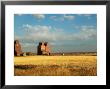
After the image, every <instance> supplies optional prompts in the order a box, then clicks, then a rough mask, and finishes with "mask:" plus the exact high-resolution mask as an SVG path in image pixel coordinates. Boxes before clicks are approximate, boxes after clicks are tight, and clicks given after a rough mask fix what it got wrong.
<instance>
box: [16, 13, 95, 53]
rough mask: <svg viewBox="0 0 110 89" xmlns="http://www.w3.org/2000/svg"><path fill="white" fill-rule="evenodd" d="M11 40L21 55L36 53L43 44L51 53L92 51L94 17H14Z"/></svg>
mask: <svg viewBox="0 0 110 89" xmlns="http://www.w3.org/2000/svg"><path fill="white" fill-rule="evenodd" d="M14 39H15V40H19V41H20V44H21V47H22V51H23V52H34V53H36V52H37V46H38V43H39V42H41V41H46V42H48V44H49V47H50V49H51V52H52V53H55V52H96V51H97V15H96V14H15V15H14Z"/></svg>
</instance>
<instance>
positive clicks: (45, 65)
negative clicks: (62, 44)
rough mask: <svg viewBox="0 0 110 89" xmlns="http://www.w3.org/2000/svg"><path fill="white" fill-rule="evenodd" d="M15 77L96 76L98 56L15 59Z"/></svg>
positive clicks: (26, 57)
mask: <svg viewBox="0 0 110 89" xmlns="http://www.w3.org/2000/svg"><path fill="white" fill-rule="evenodd" d="M14 75H15V76H96V75H97V56H91V55H87V56H85V55H84V56H83V55H79V56H71V55H70V56H38V55H36V56H25V57H23V56H22V57H14Z"/></svg>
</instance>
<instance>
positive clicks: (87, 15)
mask: <svg viewBox="0 0 110 89" xmlns="http://www.w3.org/2000/svg"><path fill="white" fill-rule="evenodd" d="M92 15H93V14H78V16H84V17H87V18H88V19H91V16H92Z"/></svg>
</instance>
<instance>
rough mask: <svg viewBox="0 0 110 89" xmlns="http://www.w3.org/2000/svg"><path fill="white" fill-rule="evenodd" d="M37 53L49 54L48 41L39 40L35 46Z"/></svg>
mask: <svg viewBox="0 0 110 89" xmlns="http://www.w3.org/2000/svg"><path fill="white" fill-rule="evenodd" d="M37 54H38V55H50V47H49V46H48V42H39V45H38V47H37Z"/></svg>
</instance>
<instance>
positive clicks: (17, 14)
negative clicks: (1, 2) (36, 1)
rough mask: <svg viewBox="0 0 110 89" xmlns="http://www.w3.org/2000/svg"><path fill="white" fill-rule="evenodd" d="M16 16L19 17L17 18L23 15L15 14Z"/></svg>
mask: <svg viewBox="0 0 110 89" xmlns="http://www.w3.org/2000/svg"><path fill="white" fill-rule="evenodd" d="M15 15H17V16H22V15H23V14H15Z"/></svg>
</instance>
